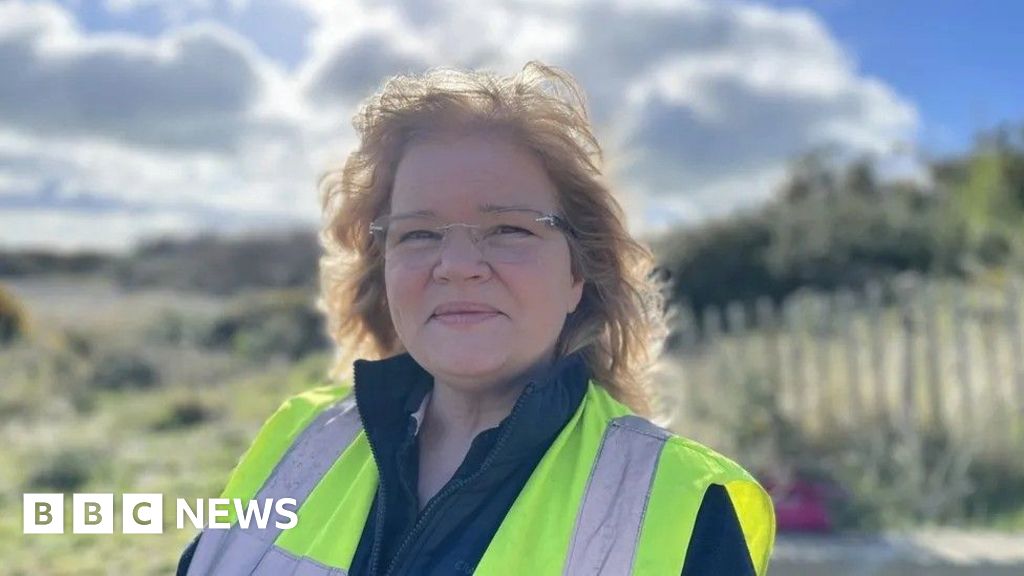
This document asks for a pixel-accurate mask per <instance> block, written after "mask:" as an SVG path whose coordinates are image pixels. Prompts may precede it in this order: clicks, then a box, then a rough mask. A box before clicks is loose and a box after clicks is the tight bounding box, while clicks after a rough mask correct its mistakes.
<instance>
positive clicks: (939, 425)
mask: <svg viewBox="0 0 1024 576" xmlns="http://www.w3.org/2000/svg"><path fill="white" fill-rule="evenodd" d="M932 282H933V281H928V282H925V284H924V293H923V294H922V298H921V300H922V304H923V305H924V342H925V350H926V354H927V359H928V372H927V374H928V376H927V381H926V382H925V391H926V393H927V398H928V408H929V411H930V412H931V414H930V420H931V423H932V426H933V427H934V428H935V429H936V430H942V429H944V426H945V424H946V418H945V413H944V412H943V394H944V393H945V390H946V388H945V386H943V385H942V368H941V366H940V362H941V361H940V355H939V345H940V343H941V340H940V339H939V333H938V327H937V318H936V314H937V309H936V306H935V299H936V295H935V290H934V289H933V286H932Z"/></svg>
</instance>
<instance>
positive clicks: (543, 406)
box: [353, 352, 590, 473]
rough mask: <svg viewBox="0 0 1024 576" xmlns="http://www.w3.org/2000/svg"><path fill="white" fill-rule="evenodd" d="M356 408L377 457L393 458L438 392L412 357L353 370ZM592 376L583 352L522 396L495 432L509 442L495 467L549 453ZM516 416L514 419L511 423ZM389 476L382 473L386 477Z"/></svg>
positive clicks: (363, 363) (551, 369)
mask: <svg viewBox="0 0 1024 576" xmlns="http://www.w3.org/2000/svg"><path fill="white" fill-rule="evenodd" d="M353 373H354V382H355V396H356V404H357V407H358V410H359V414H360V417H361V419H362V421H363V427H364V429H365V430H366V434H367V439H368V440H369V441H370V444H371V447H372V448H373V450H374V452H375V453H377V454H378V455H381V456H388V457H390V456H391V455H392V454H394V453H395V451H397V449H398V446H399V444H400V443H401V442H402V441H403V440H405V439H406V438H408V437H409V436H410V435H412V434H415V433H416V430H417V427H418V422H417V421H416V419H414V418H413V414H414V413H415V412H416V411H417V410H418V409H419V408H420V406H421V405H422V403H423V400H424V397H425V396H426V395H427V393H428V392H430V391H431V390H432V389H433V386H434V378H433V376H432V375H431V374H430V373H429V372H427V371H426V370H425V369H424V368H423V367H422V366H420V365H419V364H418V363H417V362H416V361H415V360H414V359H413V358H412V356H411V355H410V354H409V353H403V354H399V355H397V356H392V357H390V358H385V359H383V360H356V361H355V363H354V364H353ZM589 378H590V373H589V370H588V368H587V366H586V362H585V361H584V359H583V356H582V354H581V353H580V352H575V353H573V354H570V355H568V356H565V357H562V358H559V359H557V360H556V361H555V362H553V363H552V364H551V365H550V366H548V367H547V369H546V370H545V371H544V372H542V373H540V374H538V375H536V376H535V377H534V378H532V379H531V380H530V382H529V383H528V384H527V386H526V387H525V388H524V393H523V394H520V396H519V398H518V400H517V401H516V404H515V406H514V407H513V409H512V412H511V414H510V416H509V417H506V418H505V419H504V420H502V422H501V423H500V424H499V425H498V428H497V430H495V429H493V428H492V429H491V430H489V431H484V432H482V433H481V435H483V434H485V433H487V432H490V431H494V432H495V433H497V434H499V435H500V436H504V437H505V441H504V442H502V443H500V444H498V445H496V446H495V453H494V454H491V455H490V456H491V460H492V464H497V465H500V464H513V463H514V462H516V461H519V460H520V459H522V458H523V457H525V456H527V455H529V454H531V453H533V452H534V451H536V450H538V449H541V448H543V449H546V448H547V446H548V445H549V444H550V443H551V441H552V440H553V439H554V437H555V436H557V434H558V432H559V431H560V430H561V429H562V427H563V426H564V425H565V423H566V422H567V421H568V420H569V419H570V418H571V417H572V415H573V414H574V413H575V411H576V409H577V408H578V407H579V405H580V402H581V401H582V400H583V396H584V394H585V393H586V390H587V385H588V382H589ZM512 415H515V417H512ZM383 472H385V471H383V470H382V473H383Z"/></svg>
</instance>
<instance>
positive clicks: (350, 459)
mask: <svg viewBox="0 0 1024 576" xmlns="http://www.w3.org/2000/svg"><path fill="white" fill-rule="evenodd" d="M349 390H350V388H349V387H348V386H331V387H322V388H317V389H314V390H310V391H308V392H305V393H303V394H299V395H298V396H295V397H293V398H291V399H289V400H288V401H286V402H285V403H284V405H282V406H281V408H280V409H279V410H278V411H277V412H276V413H275V414H274V415H273V416H271V418H270V419H269V420H268V421H267V422H266V424H265V425H264V426H263V428H262V429H261V430H260V432H259V434H258V435H257V437H256V440H255V441H254V442H253V443H252V445H251V446H250V447H249V449H248V450H247V451H246V453H245V454H244V455H243V456H242V458H241V460H240V462H239V464H238V466H237V467H236V468H235V470H234V471H233V472H232V474H231V477H230V479H229V481H228V484H227V486H226V488H225V489H224V492H223V493H222V494H221V496H222V497H223V498H241V499H245V500H256V501H261V500H263V499H266V498H274V499H279V498H283V497H291V498H295V499H296V501H297V502H298V521H297V524H296V525H295V526H294V527H293V528H291V529H288V530H280V529H276V528H275V522H274V518H273V517H272V519H271V521H270V522H268V523H267V524H266V528H264V529H260V528H258V527H256V526H255V525H254V524H250V525H249V526H248V527H242V526H239V524H238V522H237V518H236V517H235V514H234V513H233V512H232V513H231V515H230V522H231V528H230V529H211V528H209V527H207V528H206V529H205V530H204V531H203V534H202V537H201V538H200V540H199V544H198V547H197V549H196V553H195V555H194V556H193V558H192V563H191V565H190V567H189V571H188V574H189V576H205V575H208V574H209V575H214V574H216V575H218V576H223V575H239V576H242V575H250V576H251V575H256V576H272V575H276V574H282V573H283V574H296V575H302V576H343V575H347V570H348V568H349V566H350V565H351V562H352V558H353V556H354V554H355V551H356V547H357V546H358V545H359V540H360V537H361V535H362V532H363V525H364V524H365V522H366V518H367V516H368V514H369V510H370V507H371V505H372V503H373V498H374V494H375V491H376V489H377V480H378V477H377V467H376V464H375V462H374V460H373V456H372V454H371V453H370V446H369V443H368V441H367V439H366V434H365V432H363V430H362V424H361V422H360V421H359V415H358V411H357V410H356V409H355V399H354V396H353V395H351V394H348V392H349ZM711 484H719V485H722V486H724V487H725V488H726V490H727V491H728V494H729V497H730V499H731V500H732V503H733V506H734V507H735V509H736V514H737V516H738V518H739V521H740V526H741V528H742V530H743V535H744V537H745V539H746V543H747V549H748V550H749V552H750V555H751V560H752V563H753V565H754V568H755V570H756V571H757V574H758V576H764V575H765V574H766V573H767V570H768V560H769V557H770V556H771V551H772V545H773V542H774V539H775V515H774V511H773V508H772V503H771V500H770V498H769V497H768V494H767V493H766V492H765V491H764V489H763V488H762V487H761V486H760V485H759V484H758V483H757V482H756V481H755V480H754V479H753V478H752V477H751V476H750V474H748V473H747V472H746V471H745V470H744V469H743V468H741V467H740V466H739V465H738V464H736V463H735V462H733V461H732V460H730V459H728V458H726V457H724V456H722V455H721V454H718V453H716V452H714V451H713V450H711V449H710V448H707V447H705V446H703V445H701V444H699V443H697V442H693V441H691V440H687V439H685V438H681V437H679V436H676V435H673V434H671V433H669V432H667V431H665V430H664V429H662V428H659V427H657V426H655V425H654V424H652V423H650V422H649V421H647V420H645V419H642V418H640V417H638V416H635V415H633V414H632V413H631V412H630V411H629V409H628V408H627V407H625V406H624V405H622V404H620V403H619V402H617V401H615V400H614V399H613V398H612V397H611V396H610V395H609V394H608V393H607V392H606V391H605V390H604V388H603V387H601V386H599V385H597V384H595V383H594V381H593V380H591V381H590V382H589V383H588V387H587V393H586V395H585V396H584V398H583V401H582V402H581V403H580V406H579V407H578V408H577V410H576V412H575V414H573V416H572V418H571V419H570V420H569V422H568V423H567V424H566V425H565V427H564V428H563V429H562V430H561V432H560V433H559V434H558V436H557V437H556V439H555V440H554V442H553V443H552V444H551V446H550V448H548V450H547V452H546V453H545V454H544V457H543V458H542V459H541V461H540V463H539V464H538V465H537V467H536V469H535V470H534V471H533V473H532V475H531V476H530V478H529V480H528V481H527V483H526V485H525V486H524V487H523V489H522V492H521V493H520V494H519V496H518V498H517V499H516V501H515V503H514V504H513V506H512V508H511V509H510V510H509V511H508V514H507V515H506V517H505V519H504V520H503V521H502V524H501V526H500V527H499V528H498V531H497V533H496V534H495V535H494V537H493V539H492V540H491V542H490V544H489V545H488V547H487V550H486V551H485V553H484V555H483V558H482V559H481V560H480V562H479V564H478V565H477V567H476V571H475V572H474V574H477V575H483V576H492V575H499V574H530V575H538V576H542V575H546V574H551V575H555V574H563V575H570V576H574V575H577V574H614V575H621V574H640V575H658V576H661V575H666V574H667V575H676V574H679V573H680V572H681V571H682V568H683V562H684V560H685V558H686V550H687V546H688V544H689V541H690V536H691V534H692V532H693V527H694V523H695V521H696V517H697V511H698V510H699V508H700V504H701V501H702V499H703V497H704V492H705V490H706V489H707V488H708V486H710V485H711Z"/></svg>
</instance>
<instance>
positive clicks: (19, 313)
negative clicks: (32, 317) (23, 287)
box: [0, 284, 28, 345]
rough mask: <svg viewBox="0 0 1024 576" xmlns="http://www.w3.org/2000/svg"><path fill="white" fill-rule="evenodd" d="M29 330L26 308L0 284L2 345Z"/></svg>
mask: <svg viewBox="0 0 1024 576" xmlns="http://www.w3.org/2000/svg"><path fill="white" fill-rule="evenodd" d="M27 332H28V315H27V313H26V312H25V308H24V307H23V306H22V305H21V303H20V302H18V300H17V298H15V297H14V294H11V293H10V292H9V291H8V290H7V289H6V288H4V286H3V285H2V284H0V345H4V344H9V343H11V342H13V341H14V340H16V339H18V338H21V337H23V336H25V334H26V333H27Z"/></svg>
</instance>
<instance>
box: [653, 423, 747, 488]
mask: <svg viewBox="0 0 1024 576" xmlns="http://www.w3.org/2000/svg"><path fill="white" fill-rule="evenodd" d="M663 457H668V458H677V459H681V460H685V463H686V464H687V465H688V466H691V467H693V466H697V467H700V468H703V469H704V470H706V471H707V472H708V473H709V474H711V475H714V476H720V477H723V479H726V480H753V476H751V475H750V473H749V472H747V470H746V469H745V468H743V466H741V465H740V464H739V463H737V462H736V461H735V460H733V459H732V458H729V457H728V456H726V455H724V454H722V453H720V452H718V451H717V450H715V449H713V448H710V447H708V446H706V445H705V444H701V443H700V442H697V441H696V440H692V439H690V438H687V437H685V436H680V435H678V434H674V433H673V434H672V435H671V436H669V438H668V440H667V441H666V443H665V449H664V451H663Z"/></svg>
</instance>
